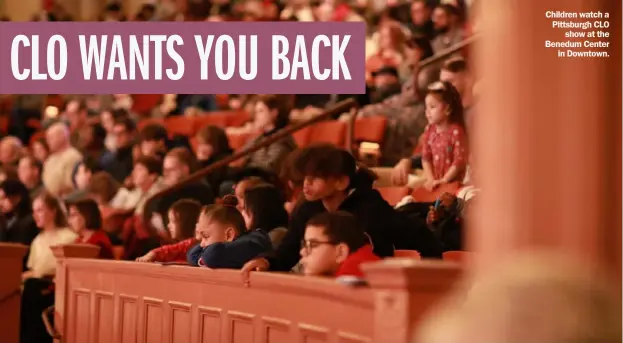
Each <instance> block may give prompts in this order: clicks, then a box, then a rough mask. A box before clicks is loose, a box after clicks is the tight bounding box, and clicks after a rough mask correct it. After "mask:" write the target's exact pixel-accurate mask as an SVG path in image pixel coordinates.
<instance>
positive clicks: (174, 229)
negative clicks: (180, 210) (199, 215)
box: [167, 211, 179, 239]
mask: <svg viewBox="0 0 623 343" xmlns="http://www.w3.org/2000/svg"><path fill="white" fill-rule="evenodd" d="M167 217H168V218H169V224H167V229H169V234H170V235H171V238H173V239H177V237H178V235H179V228H178V223H177V216H176V215H175V213H174V212H173V211H169V213H167Z"/></svg>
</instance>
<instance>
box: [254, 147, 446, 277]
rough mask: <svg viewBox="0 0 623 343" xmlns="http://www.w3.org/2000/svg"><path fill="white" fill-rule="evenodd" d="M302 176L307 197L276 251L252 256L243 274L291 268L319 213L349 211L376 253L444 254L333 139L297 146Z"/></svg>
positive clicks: (296, 168)
mask: <svg viewBox="0 0 623 343" xmlns="http://www.w3.org/2000/svg"><path fill="white" fill-rule="evenodd" d="M292 167H293V168H292V169H293V170H294V172H295V173H296V174H298V175H297V178H298V179H301V178H302V179H303V180H304V181H303V194H304V196H305V200H306V201H305V202H303V203H301V204H300V205H299V206H298V207H297V208H295V209H294V212H293V213H292V216H291V220H290V226H289V229H288V233H287V234H286V236H285V237H284V239H283V241H282V243H281V245H280V246H279V248H278V249H277V250H276V251H275V252H274V253H272V254H266V255H264V256H262V257H261V258H257V259H254V260H252V261H249V263H247V264H246V265H245V266H244V268H243V278H246V276H248V272H250V271H251V270H269V269H270V270H275V271H289V270H290V269H291V268H292V267H294V266H295V265H296V264H297V262H298V261H299V257H300V256H299V250H300V248H301V246H300V244H301V243H300V242H301V240H302V239H303V237H304V233H305V226H306V224H307V221H308V220H309V219H311V218H312V217H313V216H315V215H316V214H319V213H323V212H327V211H330V212H332V211H345V212H348V213H351V214H353V215H355V216H356V217H357V218H359V220H360V221H361V222H362V223H364V225H365V231H366V233H367V234H368V236H369V237H370V239H371V243H372V245H373V247H374V253H375V254H377V255H378V256H380V257H389V256H393V254H394V249H414V250H418V251H419V252H420V254H421V255H422V256H424V257H441V247H440V246H439V244H438V243H437V241H436V239H435V237H434V236H433V235H432V233H431V232H430V231H429V230H427V229H426V228H425V227H424V228H418V227H413V225H411V223H410V222H409V220H408V218H407V217H406V216H403V215H402V214H400V213H398V212H396V211H395V210H394V209H393V208H392V207H391V205H389V204H388V203H387V202H386V201H385V200H384V199H383V198H382V197H381V195H380V193H379V192H378V191H377V190H375V189H373V188H372V183H373V181H374V176H373V174H372V173H371V172H369V171H368V170H366V169H364V168H357V163H356V161H355V158H354V157H353V156H352V155H351V154H350V153H348V152H347V151H345V150H343V149H340V148H337V147H335V146H333V145H330V144H319V145H312V146H309V147H307V148H304V149H301V150H299V151H297V156H296V158H295V159H294V161H293V166H292Z"/></svg>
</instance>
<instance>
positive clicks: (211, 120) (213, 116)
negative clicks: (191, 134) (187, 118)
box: [194, 112, 229, 131]
mask: <svg viewBox="0 0 623 343" xmlns="http://www.w3.org/2000/svg"><path fill="white" fill-rule="evenodd" d="M228 116H229V115H228V114H224V113H222V112H206V113H204V114H202V115H200V116H196V117H194V120H195V122H194V125H195V126H196V127H197V131H199V129H201V128H203V127H205V126H208V125H213V126H218V127H220V128H226V127H227V120H228V119H227V117H228Z"/></svg>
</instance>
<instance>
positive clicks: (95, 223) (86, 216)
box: [68, 199, 113, 259]
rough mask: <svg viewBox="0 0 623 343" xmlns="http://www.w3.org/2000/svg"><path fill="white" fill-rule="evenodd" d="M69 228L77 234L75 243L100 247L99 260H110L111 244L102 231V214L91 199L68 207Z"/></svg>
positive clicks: (76, 202)
mask: <svg viewBox="0 0 623 343" xmlns="http://www.w3.org/2000/svg"><path fill="white" fill-rule="evenodd" d="M68 222H69V227H70V228H71V229H72V230H73V231H74V232H75V233H77V234H78V238H77V239H76V243H86V244H93V245H97V246H98V247H100V252H99V258H105V259H112V258H113V252H112V250H113V249H112V242H111V241H110V238H109V237H108V235H107V234H106V232H104V230H103V229H102V214H101V213H100V210H99V206H98V205H97V202H95V200H93V199H81V200H77V201H75V202H72V203H70V205H69V219H68Z"/></svg>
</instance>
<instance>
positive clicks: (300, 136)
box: [292, 126, 312, 148]
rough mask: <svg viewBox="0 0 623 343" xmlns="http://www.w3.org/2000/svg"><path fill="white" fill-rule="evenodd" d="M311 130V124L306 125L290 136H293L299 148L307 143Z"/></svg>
mask: <svg viewBox="0 0 623 343" xmlns="http://www.w3.org/2000/svg"><path fill="white" fill-rule="evenodd" d="M311 132H312V128H311V126H308V127H306V128H304V129H301V130H298V131H296V132H295V133H293V134H292V138H294V141H295V142H296V145H297V146H298V147H299V148H304V147H306V146H307V145H308V144H309V137H310V135H311Z"/></svg>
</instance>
